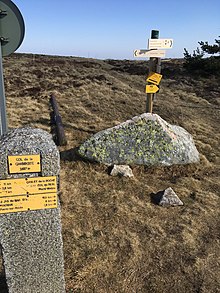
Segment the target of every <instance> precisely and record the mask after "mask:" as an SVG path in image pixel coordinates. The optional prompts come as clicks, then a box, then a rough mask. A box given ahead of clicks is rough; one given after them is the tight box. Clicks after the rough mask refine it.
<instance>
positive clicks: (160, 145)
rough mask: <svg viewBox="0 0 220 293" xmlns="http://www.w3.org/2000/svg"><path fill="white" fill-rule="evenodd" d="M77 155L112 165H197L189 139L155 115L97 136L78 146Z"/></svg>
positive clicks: (132, 120)
mask: <svg viewBox="0 0 220 293" xmlns="http://www.w3.org/2000/svg"><path fill="white" fill-rule="evenodd" d="M78 152H79V155H80V156H82V157H83V158H86V159H88V160H91V161H95V162H99V163H104V164H108V165H112V164H120V165H122V164H138V165H147V166H152V165H166V166H169V165H172V164H187V163H192V162H198V160H199V154H198V151H197V149H196V147H195V145H194V142H193V139H192V136H191V135H190V134H189V133H188V132H187V131H186V130H185V129H183V128H181V127H179V126H174V125H170V124H168V123H167V122H166V121H164V120H163V119H162V118H161V117H160V116H158V115H156V114H149V113H148V114H146V113H144V114H142V115H140V116H136V117H134V118H132V119H131V120H128V121H126V122H124V123H121V124H119V125H117V126H115V127H113V128H109V129H106V130H103V131H100V132H98V133H96V134H95V135H94V136H92V137H91V138H90V139H88V140H87V141H85V142H84V143H83V144H82V145H81V146H80V147H79V150H78Z"/></svg>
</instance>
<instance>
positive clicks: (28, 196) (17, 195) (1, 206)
mask: <svg viewBox="0 0 220 293" xmlns="http://www.w3.org/2000/svg"><path fill="white" fill-rule="evenodd" d="M51 208H57V180H56V176H50V177H32V178H19V179H8V180H0V214H5V213H15V212H23V211H28V210H39V209H51Z"/></svg>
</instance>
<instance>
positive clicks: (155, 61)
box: [146, 30, 161, 113]
mask: <svg viewBox="0 0 220 293" xmlns="http://www.w3.org/2000/svg"><path fill="white" fill-rule="evenodd" d="M158 38H159V31H156V30H152V31H151V39H158ZM150 72H156V73H161V59H160V58H154V57H151V58H150V64H149V73H150ZM155 98H156V94H147V101H146V102H147V107H146V112H147V113H152V112H153V101H154V99H155Z"/></svg>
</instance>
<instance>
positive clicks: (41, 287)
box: [0, 128, 65, 293]
mask: <svg viewBox="0 0 220 293" xmlns="http://www.w3.org/2000/svg"><path fill="white" fill-rule="evenodd" d="M39 154H40V157H41V172H36V173H22V174H19V173H18V174H10V170H9V166H8V156H20V155H39ZM59 171H60V162H59V152H58V149H57V147H56V145H55V144H54V142H53V140H52V138H51V135H50V134H48V133H47V132H45V131H43V130H40V129H33V128H20V129H15V130H12V131H9V132H8V133H7V134H6V135H4V136H2V138H1V139H0V181H2V180H8V179H18V178H30V177H47V176H56V178H57V182H59ZM2 182H3V181H2ZM0 244H1V247H2V254H3V260H4V268H5V273H6V280H7V286H8V291H9V293H19V292H21V293H38V292H39V293H64V292H65V281H64V260H63V242H62V235H61V218H60V206H59V201H58V207H57V208H49V209H40V210H29V211H24V212H12V213H5V214H4V213H1V214H0Z"/></svg>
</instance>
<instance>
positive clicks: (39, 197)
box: [0, 193, 57, 214]
mask: <svg viewBox="0 0 220 293" xmlns="http://www.w3.org/2000/svg"><path fill="white" fill-rule="evenodd" d="M53 208H57V194H56V193H48V194H47V193H46V194H31V195H21V196H10V197H0V214H7V213H17V212H26V211H35V210H45V209H53Z"/></svg>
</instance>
